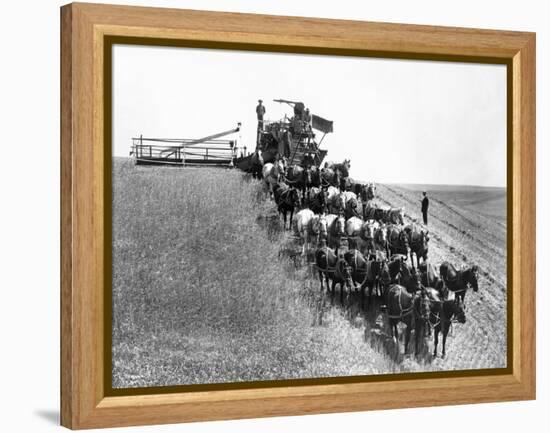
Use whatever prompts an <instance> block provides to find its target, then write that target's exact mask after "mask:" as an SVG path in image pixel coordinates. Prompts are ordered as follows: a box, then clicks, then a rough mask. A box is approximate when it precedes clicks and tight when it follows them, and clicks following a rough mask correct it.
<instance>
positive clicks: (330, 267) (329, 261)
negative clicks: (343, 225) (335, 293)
mask: <svg viewBox="0 0 550 433" xmlns="http://www.w3.org/2000/svg"><path fill="white" fill-rule="evenodd" d="M337 260H338V258H337V257H336V254H335V252H334V250H333V249H332V248H328V247H327V246H326V242H325V241H324V240H323V241H321V246H320V247H319V248H318V249H317V251H315V264H316V265H317V271H318V272H319V281H320V282H321V292H322V291H323V289H324V288H323V277H324V279H325V281H326V284H327V290H328V289H329V283H330V281H331V280H332V279H333V278H334V274H335V272H336V262H337Z"/></svg>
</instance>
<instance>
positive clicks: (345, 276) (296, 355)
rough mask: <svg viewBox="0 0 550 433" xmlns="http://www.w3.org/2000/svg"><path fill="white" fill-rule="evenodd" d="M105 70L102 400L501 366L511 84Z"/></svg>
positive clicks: (122, 67) (220, 59)
mask: <svg viewBox="0 0 550 433" xmlns="http://www.w3.org/2000/svg"><path fill="white" fill-rule="evenodd" d="M112 55H113V57H112V60H113V61H112V64H113V68H112V101H113V105H112V114H113V117H112V128H113V131H112V132H113V134H112V386H113V388H115V389H116V388H118V389H123V388H136V387H157V386H174V385H197V384H227V383H242V382H258V381H273V380H287V379H319V378H338V377H355V376H374V375H380V374H396V373H399V374H400V373H415V372H433V371H463V370H476V369H496V368H504V367H506V362H507V260H506V258H507V241H506V240H507V204H506V203H507V188H506V182H507V135H506V134H507V107H506V104H507V78H506V77H507V70H506V66H504V65H489V64H476V63H458V62H443V61H421V60H395V59H381V58H364V57H345V56H320V55H304V54H280V53H267V52H266V53H264V52H262V53H260V52H246V51H228V50H215V49H196V48H174V47H170V48H168V47H148V46H139V45H114V46H113V53H112Z"/></svg>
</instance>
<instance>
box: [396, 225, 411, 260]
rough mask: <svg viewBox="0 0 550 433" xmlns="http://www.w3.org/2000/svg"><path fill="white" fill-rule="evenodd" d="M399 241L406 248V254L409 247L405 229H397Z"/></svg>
mask: <svg viewBox="0 0 550 433" xmlns="http://www.w3.org/2000/svg"><path fill="white" fill-rule="evenodd" d="M398 239H399V243H400V244H401V245H403V247H404V248H405V249H406V250H407V254H408V253H409V251H410V249H411V247H410V245H409V236H408V234H407V232H406V231H405V230H399V235H398Z"/></svg>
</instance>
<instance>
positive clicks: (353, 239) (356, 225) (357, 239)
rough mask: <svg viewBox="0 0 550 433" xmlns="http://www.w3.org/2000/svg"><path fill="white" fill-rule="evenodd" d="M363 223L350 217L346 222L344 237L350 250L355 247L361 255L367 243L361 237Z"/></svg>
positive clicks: (356, 218)
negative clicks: (345, 236)
mask: <svg viewBox="0 0 550 433" xmlns="http://www.w3.org/2000/svg"><path fill="white" fill-rule="evenodd" d="M364 230H365V222H363V220H362V219H361V218H358V217H351V218H349V219H348V220H347V221H346V235H347V236H348V242H349V243H350V244H349V245H350V248H352V247H355V248H356V249H357V250H359V251H360V252H361V253H363V252H364V251H365V249H366V248H367V247H368V243H367V241H366V240H365V239H364V237H363V233H364Z"/></svg>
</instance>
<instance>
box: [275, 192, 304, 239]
mask: <svg viewBox="0 0 550 433" xmlns="http://www.w3.org/2000/svg"><path fill="white" fill-rule="evenodd" d="M273 196H274V198H275V203H276V204H277V209H278V211H279V213H280V214H281V215H282V216H283V229H286V218H287V214H288V213H290V223H289V227H288V229H289V230H290V229H292V218H293V216H294V211H295V210H296V209H297V208H299V207H300V204H301V202H300V194H299V193H298V190H297V189H296V188H292V187H289V186H288V185H286V184H284V183H282V182H279V183H278V184H277V185H275V187H274V188H273Z"/></svg>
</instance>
